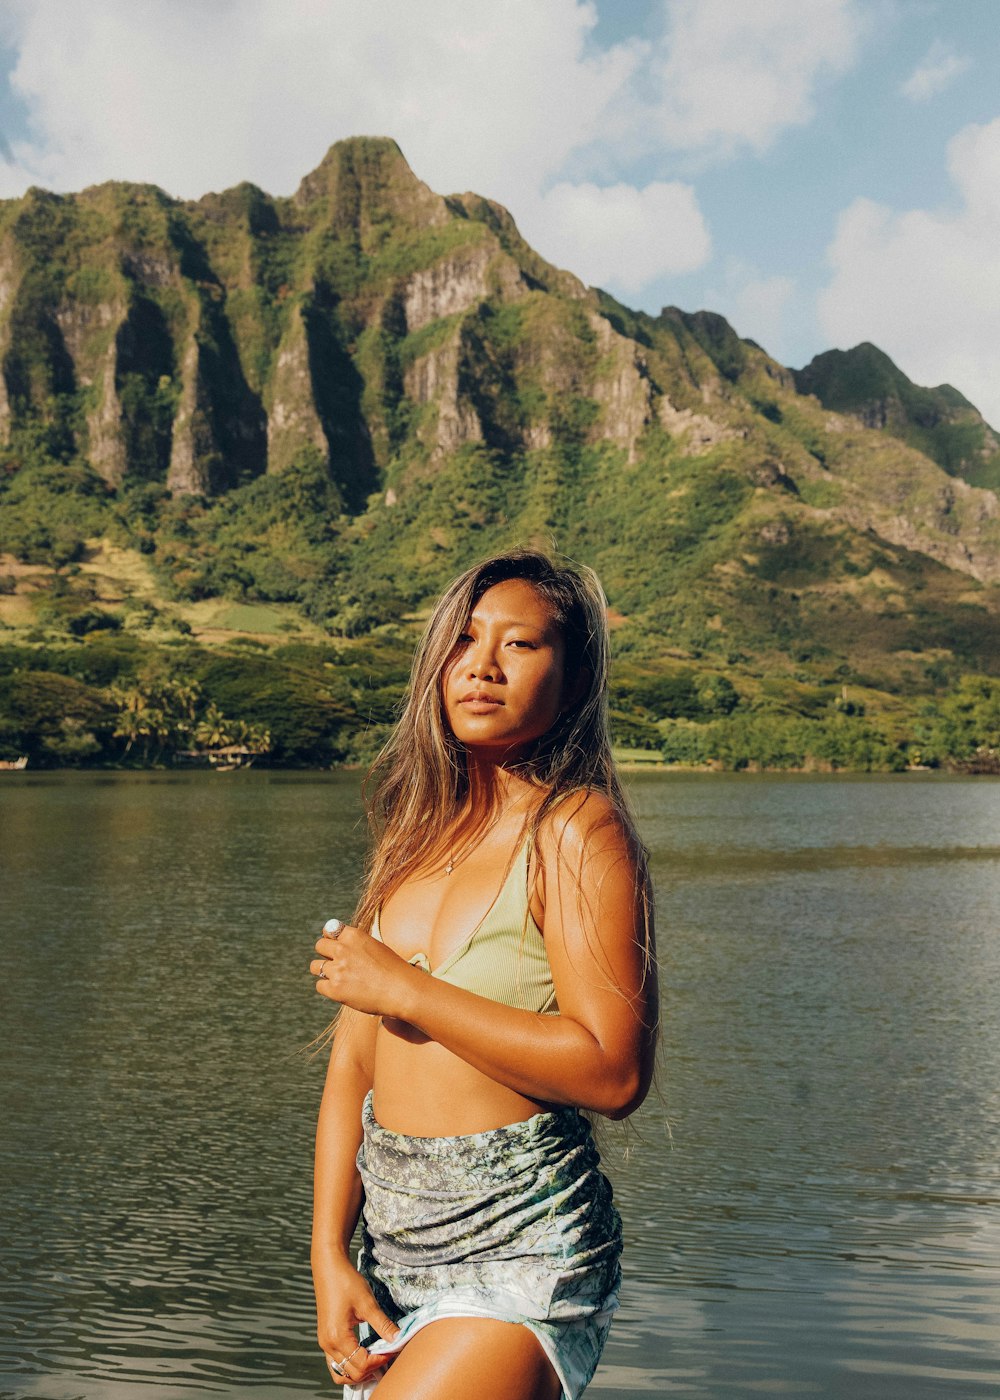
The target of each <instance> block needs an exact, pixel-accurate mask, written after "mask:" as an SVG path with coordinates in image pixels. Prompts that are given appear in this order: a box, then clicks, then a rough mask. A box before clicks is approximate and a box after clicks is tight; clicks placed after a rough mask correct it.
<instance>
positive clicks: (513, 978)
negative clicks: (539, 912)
mask: <svg viewBox="0 0 1000 1400" xmlns="http://www.w3.org/2000/svg"><path fill="white" fill-rule="evenodd" d="M530 848H531V842H530V839H529V840H526V841H525V842H524V845H523V846H522V847H521V849H520V850H519V851H518V853H517V855H516V856H515V857H514V861H513V864H512V866H511V869H510V873H509V874H508V876H507V878H506V880H505V881H504V882H503V886H502V888H501V890H500V893H499V894H498V895H497V897H496V899H495V900H494V901H493V903H492V904H491V905H490V907H489V909H488V910H487V911H486V913H485V914H484V915H483V917H482V919H481V920H480V921H479V923H478V924H477V925H476V927H475V928H474V929H473V930H472V932H471V933H470V934H469V936H468V938H466V940H465V941H464V943H461V944H459V946H458V947H457V948H456V949H455V951H454V952H453V953H452V954H450V956H449V957H447V958H445V959H444V961H443V962H440V963H438V965H437V967H431V965H430V961H429V960H428V957H427V954H426V953H414V955H413V957H412V958H410V964H411V965H412V966H413V967H420V968H423V970H424V971H425V972H429V973H430V975H431V976H432V977H436V978H438V980H439V981H441V982H450V983H451V984H452V986H454V987H464V988H465V990H466V991H467V992H475V993H476V994H477V995H478V996H481V997H489V999H490V1000H491V1001H499V1002H502V1003H503V1005H504V1006H513V1007H517V1008H518V1009H519V1010H521V1011H553V1012H554V1011H557V1010H558V1007H557V1005H556V989H555V986H554V984H553V981H552V969H551V968H550V967H549V958H548V954H547V953H546V951H545V940H544V938H543V937H542V931H541V929H540V928H539V927H538V925H537V924H536V923H535V921H534V919H533V918H532V917H531V912H530V909H529V905H528V855H529V851H530ZM372 937H373V938H377V939H378V940H379V941H380V942H381V941H382V933H381V930H380V928H379V916H378V914H377V913H376V915H375V920H374V923H373V924H372Z"/></svg>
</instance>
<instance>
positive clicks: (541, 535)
mask: <svg viewBox="0 0 1000 1400" xmlns="http://www.w3.org/2000/svg"><path fill="white" fill-rule="evenodd" d="M0 263H2V268H3V271H4V276H5V278H6V279H7V280H6V282H5V286H7V285H8V283H9V288H8V294H7V295H6V297H5V302H4V308H3V310H2V311H0V757H5V756H6V757H8V758H12V757H15V756H18V755H20V754H27V755H28V756H29V757H30V760H31V762H32V764H33V765H40V764H61V763H123V764H132V763H140V764H145V763H171V762H181V761H191V759H190V756H191V755H192V754H204V753H206V752H209V751H216V752H217V751H221V750H223V749H227V748H238V749H243V750H246V751H247V752H248V754H251V755H253V756H254V757H255V761H257V762H260V763H265V762H267V763H280V764H322V765H326V764H330V763H340V762H349V761H361V760H363V759H364V758H365V757H366V756H369V755H370V754H371V753H372V752H373V751H374V750H375V748H377V746H378V744H379V743H380V742H381V740H382V738H383V737H384V735H385V733H386V726H387V725H388V724H390V723H391V721H392V717H393V714H394V713H395V709H396V706H397V705H398V703H399V699H400V697H401V694H402V690H403V686H404V685H405V679H406V672H407V666H408V660H409V656H410V652H411V649H412V645H413V642H414V638H415V636H416V633H417V630H418V628H419V623H420V619H421V617H422V615H424V614H425V613H426V609H427V607H428V605H429V600H430V599H431V598H432V596H433V595H434V594H435V592H436V591H437V590H439V589H440V587H441V586H442V584H443V583H444V582H445V581H446V580H447V579H448V578H449V577H450V576H452V575H453V574H454V573H455V572H456V571H457V570H458V569H460V568H463V567H464V566H466V565H467V564H468V563H470V562H471V561H472V560H474V559H475V558H477V557H481V556H482V555H484V554H486V553H487V552H491V551H495V550H497V549H502V548H504V547H507V546H509V545H512V544H517V543H525V542H528V543H537V544H541V545H543V546H546V547H548V548H552V549H556V550H559V551H562V552H564V553H565V554H567V555H568V556H570V557H571V558H573V559H575V560H577V561H580V562H586V563H588V564H591V565H593V566H594V567H595V568H596V569H597V570H598V572H599V573H600V575H601V578H602V580H603V582H604V585H605V588H606V590H607V592H608V596H609V600H610V604H611V610H612V611H611V617H612V622H613V626H614V645H615V653H616V663H615V683H614V693H613V696H612V709H613V720H614V725H615V733H616V737H617V739H618V742H619V743H620V745H621V746H622V748H623V750H627V751H630V752H632V753H634V754H636V755H638V756H640V757H642V756H652V757H653V758H655V759H657V761H660V760H662V761H665V762H671V763H694V764H699V765H700V764H715V765H720V764H721V765H723V766H726V767H745V766H749V765H753V766H757V767H787V766H794V767H854V768H880V769H882V768H885V769H893V768H897V767H901V766H912V765H913V764H915V763H918V764H942V763H955V764H963V763H964V764H969V763H971V764H976V765H978V766H988V765H989V762H990V761H991V760H990V759H989V751H990V750H991V749H992V748H995V747H996V744H997V734H996V725H995V716H994V709H991V706H992V707H994V708H995V687H996V684H997V680H996V678H997V676H998V675H1000V584H998V582H997V581H996V580H997V578H998V577H1000V565H998V556H1000V514H998V513H997V512H995V511H991V508H990V506H989V500H988V499H986V500H984V498H982V497H979V496H978V495H977V493H974V492H969V491H967V490H965V489H964V488H961V489H959V488H958V487H956V485H955V483H954V482H953V481H951V480H949V477H948V475H947V474H946V473H951V474H957V475H964V476H965V477H966V478H967V479H970V480H971V479H977V480H981V481H982V482H983V484H989V482H988V481H987V480H986V476H984V475H983V473H984V472H985V473H986V475H987V476H988V470H987V469H988V468H990V461H991V460H992V459H991V458H990V456H989V454H990V452H991V451H992V448H991V447H990V443H991V442H993V437H992V434H991V433H990V430H989V429H988V428H987V426H986V425H985V424H983V422H982V420H981V419H980V418H979V416H978V415H977V414H976V413H975V410H974V409H973V408H972V407H971V405H969V404H967V403H966V402H965V400H964V399H962V398H961V395H959V394H957V393H956V391H954V390H950V389H947V388H941V389H935V390H922V389H919V388H918V387H917V386H914V385H912V384H910V383H909V381H908V380H906V379H905V376H902V375H901V374H900V372H899V371H898V370H897V369H896V367H895V366H893V365H892V364H891V362H890V361H888V360H887V359H886V357H885V356H882V355H881V354H880V352H878V351H876V350H875V349H874V347H860V348H859V351H857V352H851V353H850V354H849V355H847V356H839V355H838V354H837V353H833V352H832V353H831V356H830V357H819V359H818V360H817V361H815V362H814V364H813V366H811V367H810V371H809V372H806V371H803V372H801V374H800V375H799V377H798V389H797V387H796V381H795V378H794V376H793V375H792V373H791V372H789V371H788V370H785V369H783V368H782V367H781V366H780V365H777V364H776V363H775V362H774V361H772V360H770V358H769V357H768V356H767V355H766V354H765V353H764V352H763V351H762V350H761V349H760V347H758V346H755V345H754V344H753V343H752V342H749V341H745V340H741V339H740V337H739V336H738V335H736V333H735V332H734V331H733V329H732V327H730V326H729V325H728V324H727V322H726V321H725V320H724V319H723V318H722V317H720V316H716V315H713V314H712V313H709V312H697V313H694V314H688V313H685V312H682V311H679V310H677V309H676V308H667V309H666V310H665V311H664V312H663V313H661V315H659V316H657V317H651V316H648V315H645V314H644V313H641V312H635V311H631V310H629V309H628V308H627V307H624V306H622V305H620V304H619V303H618V302H616V301H615V300H614V299H613V298H611V297H608V296H606V295H604V294H603V293H599V292H595V291H592V290H588V289H585V288H583V287H581V286H580V285H579V284H578V283H577V282H576V281H575V279H573V278H572V277H571V276H570V275H569V274H566V273H562V272H560V271H558V270H557V269H555V268H553V267H550V266H549V265H548V264H546V263H545V262H544V261H543V260H542V259H541V258H540V257H538V255H537V254H535V253H534V252H533V251H532V250H531V249H530V248H529V247H528V246H527V245H526V244H525V243H524V241H523V240H522V239H521V237H520V235H519V234H518V232H517V229H516V227H515V226H514V223H513V220H512V219H511V218H510V216H509V215H508V214H506V212H505V211H504V210H502V209H500V208H499V207H498V206H496V205H492V204H490V203H489V202H488V201H485V200H481V199H479V198H477V197H476V196H461V197H454V198H450V199H447V200H445V199H441V198H439V197H438V196H436V195H434V194H433V193H432V192H431V191H429V190H428V189H427V188H426V187H425V186H423V185H422V184H421V183H420V182H419V181H418V180H417V179H416V178H415V177H414V176H413V174H412V172H411V171H410V170H409V168H408V167H407V165H406V163H405V161H404V160H403V158H402V156H401V155H400V153H399V151H398V150H397V148H396V147H395V146H394V144H393V143H392V142H388V141H383V140H374V139H372V140H367V139H366V140H358V141H349V142H343V143H340V144H339V145H338V146H336V147H334V148H333V149H332V150H331V151H330V153H329V154H328V156H327V157H326V159H325V160H324V161H323V163H322V164H321V165H320V167H319V169H318V170H316V171H314V172H313V173H312V174H311V175H309V176H307V177H306V179H305V180H304V181H303V183H302V186H301V187H300V189H299V191H298V192H297V193H296V195H295V196H294V197H292V198H290V199H274V198H272V197H270V196H269V195H267V194H265V193H264V192H263V191H261V190H258V189H256V188H255V187H254V186H252V185H248V184H244V185H240V186H238V187H237V188H235V189H233V190H228V191H226V192H225V193H223V194H220V195H209V196H206V197H205V198H204V199H202V200H199V201H197V203H183V202H180V201H177V200H173V199H171V198H170V197H169V196H167V195H166V194H164V193H163V192H162V191H159V190H156V189H154V188H152V187H150V186H135V185H133V186H126V185H116V184H109V185H104V186H100V187H98V188H96V189H91V190H87V191H84V192H83V193H81V194H79V195H65V196H55V195H48V194H45V193H44V192H40V191H32V192H30V193H29V194H28V195H26V196H25V197H24V199H22V200H15V201H0ZM810 375H811V377H810ZM798 390H803V391H805V392H799V391H798ZM813 394H815V395H817V396H818V398H819V399H820V400H821V401H822V403H823V404H829V405H830V406H831V407H837V408H842V409H844V410H846V411H849V412H854V413H856V414H861V416H863V417H864V416H866V415H867V417H868V418H870V419H873V421H874V418H877V417H878V415H879V414H881V415H882V417H883V418H884V419H885V422H884V426H883V428H882V430H880V431H877V432H876V431H868V430H867V429H864V428H862V427H860V426H858V427H857V428H856V430H855V429H854V427H853V426H852V425H850V424H849V423H847V422H846V420H842V421H838V423H836V424H834V425H833V426H831V423H830V414H829V412H828V411H827V409H826V408H824V407H822V406H821V403H818V402H817V399H816V398H814V397H811V395H813ZM900 439H902V441H900ZM977 464H978V465H977ZM942 468H943V469H944V470H942ZM990 469H991V468H990ZM976 472H978V473H979V476H978V477H976Z"/></svg>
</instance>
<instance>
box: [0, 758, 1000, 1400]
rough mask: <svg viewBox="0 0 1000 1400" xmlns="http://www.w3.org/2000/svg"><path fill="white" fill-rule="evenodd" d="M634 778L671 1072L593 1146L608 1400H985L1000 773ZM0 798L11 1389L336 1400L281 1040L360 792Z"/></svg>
mask: <svg viewBox="0 0 1000 1400" xmlns="http://www.w3.org/2000/svg"><path fill="white" fill-rule="evenodd" d="M634 793H635V797H636V801H637V804H638V807H639V810H640V814H641V820H642V825H643V830H644V832H645V834H646V836H647V839H648V840H649V843H650V846H651V849H652V856H653V868H654V874H655V878H656V883H657V887H658V894H659V903H660V938H661V948H662V952H663V974H664V988H665V1000H664V1011H665V1030H664V1063H665V1068H664V1071H663V1074H662V1076H661V1089H662V1095H663V1097H662V1100H661V1101H656V1100H651V1101H650V1104H649V1105H648V1106H647V1108H646V1109H645V1110H644V1112H643V1114H642V1116H641V1121H640V1123H639V1125H638V1132H637V1134H636V1135H634V1137H635V1140H634V1141H633V1143H632V1146H631V1150H630V1156H629V1159H628V1160H627V1161H624V1162H623V1161H621V1160H620V1154H619V1155H616V1147H615V1144H616V1137H615V1134H614V1132H613V1131H612V1132H611V1133H610V1134H609V1146H610V1151H609V1161H610V1162H611V1165H612V1170H613V1173H614V1176H615V1179H616V1190H617V1193H618V1197H619V1200H620V1202H621V1204H622V1210H623V1215H624V1217H625V1223H626V1232H627V1245H628V1249H627V1256H626V1258H627V1287H626V1293H625V1305H624V1307H623V1310H622V1315H621V1318H620V1319H619V1323H618V1325H617V1326H616V1328H615V1330H614V1331H613V1333H612V1340H611V1344H610V1346H609V1349H608V1353H607V1360H606V1364H605V1365H604V1366H603V1367H602V1369H601V1371H600V1372H599V1375H598V1378H597V1380H596V1381H595V1387H596V1389H597V1391H600V1392H602V1393H603V1394H604V1395H605V1396H609V1397H618V1396H622V1397H623V1396H625V1395H631V1394H636V1393H652V1394H671V1395H678V1396H691V1397H706V1398H707V1397H712V1400H715V1398H716V1397H724V1396H730V1395H731V1396H747V1395H751V1394H756V1393H762V1394H781V1395H802V1396H806V1395H825V1396H846V1395H849V1396H851V1397H852V1400H855V1397H857V1400H876V1397H877V1398H878V1400H895V1397H899V1400H923V1397H925V1396H926V1397H929V1396H931V1395H934V1396H937V1395H940V1394H941V1393H942V1390H944V1389H947V1391H948V1393H950V1394H951V1393H954V1394H956V1395H961V1396H963V1397H964V1396H975V1395H979V1394H982V1395H986V1394H990V1393H995V1392H996V1389H997V1386H998V1385H1000V1325H998V1322H997V1318H996V1310H995V1298H996V1296H997V1293H996V1290H997V1285H998V1283H1000V1239H998V1228H1000V1227H998V1226H997V1224H996V1223H995V1219H996V1218H995V1210H994V1209H993V1207H995V1205H996V1204H997V1201H998V1200H1000V1185H998V1178H997V1162H998V1160H1000V1030H998V1025H997V1017H996V1007H997V1005H998V993H1000V915H998V910H1000V858H998V857H1000V848H998V846H997V834H998V832H1000V784H996V783H990V782H988V781H987V782H949V781H938V780H918V781H916V782H914V781H912V780H909V779H869V780H863V781H855V780H823V779H809V780H801V779H799V780H795V779H778V780H774V779H770V780H768V779H753V778H740V779H731V778H715V777H708V778H697V779H682V780H664V779H663V778H662V777H658V776H655V775H648V776H647V775H642V776H641V777H640V778H638V779H637V780H636V782H635V785H634ZM0 804H2V806H0V822H2V833H3V840H2V860H3V867H4V869H3V889H4V916H3V917H4V932H3V936H2V939H0V986H2V987H3V989H4V1036H3V1038H2V1042H0V1082H2V1083H3V1085H4V1099H5V1103H4V1122H5V1132H4V1139H3V1143H2V1144H0V1169H2V1180H3V1183H4V1185H3V1190H4V1198H5V1202H4V1205H5V1208H4V1217H5V1220H6V1222H7V1226H6V1232H7V1234H8V1237H9V1238H8V1240H7V1242H6V1246H5V1250H4V1262H5V1266H6V1267H5V1270H4V1278H3V1281H2V1283H0V1393H2V1394H5V1395H8V1394H9V1395H12V1396H36V1397H44V1398H45V1400H75V1398H76V1397H82V1396H85V1397H87V1400H95V1398H96V1400H125V1398H126V1397H127V1400H170V1398H171V1397H177V1400H188V1397H193V1396H195V1395H199V1394H206V1393H215V1394H220V1395H228V1396H238V1395H244V1394H253V1395H254V1396H257V1397H267V1398H268V1400H270V1397H274V1400H279V1397H281V1400H285V1398H288V1400H290V1397H291V1396H292V1395H303V1394H306V1395H308V1394H313V1395H317V1396H318V1395H321V1394H323V1395H328V1394H330V1393H331V1392H330V1390H329V1384H328V1382H326V1381H325V1379H324V1377H323V1375H322V1368H321V1367H319V1366H318V1365H317V1352H316V1349H315V1347H314V1344H313V1342H312V1340H311V1338H312V1326H313V1323H312V1302H311V1294H310V1289H309V1277H308V1240H307V1219H308V1207H309V1197H310V1189H311V1188H310V1152H311V1137H312V1117H313V1112H314V1106H315V1102H316V1099H317V1097H318V1092H319V1080H320V1075H321V1073H322V1065H321V1063H320V1062H319V1061H310V1060H309V1059H308V1057H305V1056H303V1055H301V1054H299V1053H298V1051H299V1048H300V1047H301V1046H302V1045H304V1044H305V1043H306V1042H307V1041H308V1040H309V1039H310V1038H311V1037H312V1036H313V1035H315V1034H316V1032H317V1031H318V1030H319V1029H320V1028H321V1026H322V1021H323V1008H322V1006H320V1005H318V1004H317V1002H316V1000H315V998H314V997H313V996H312V994H311V991H310V986H311V983H310V979H309V978H308V975H307V973H306V971H305V967H306V962H307V959H308V955H309V949H310V947H311V941H312V938H313V936H314V932H315V930H316V928H317V927H318V926H319V924H320V923H321V922H322V920H323V919H324V918H325V917H327V916H328V915H329V914H331V913H341V914H343V913H344V912H345V911H346V910H348V909H349V908H350V906H351V902H352V898H353V894H354V891H355V889H356V884H357V874H358V869H359V862H360V860H361V856H362V850H363V839H362V833H361V831H360V830H359V827H358V812H359V808H358V801H357V782H356V779H355V778H354V777H353V776H352V775H329V776H327V775H322V776H320V775H304V776H302V777H299V776H298V775H279V774H273V775H272V774H264V773H252V774H238V775H233V781H230V780H229V779H226V778H221V777H219V776H218V775H214V774H208V775H185V776H183V777H180V778H178V777H174V776H171V775H123V776H121V777H117V776H115V777H110V778H109V777H107V776H102V777H100V778H94V777H89V776H84V775H76V776H67V777H62V776H46V777H44V778H41V779H38V778H34V779H32V778H31V777H30V776H29V775H24V776H23V777H18V778H17V780H16V782H15V783H13V784H10V785H8V784H4V787H3V788H2V789H0ZM665 1117H668V1118H669V1130H668V1129H667V1127H666V1126H665Z"/></svg>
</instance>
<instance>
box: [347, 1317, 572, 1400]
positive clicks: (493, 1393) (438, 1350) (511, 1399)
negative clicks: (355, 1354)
mask: <svg viewBox="0 0 1000 1400" xmlns="http://www.w3.org/2000/svg"><path fill="white" fill-rule="evenodd" d="M561 1394H562V1386H561V1385H560V1383H559V1378H558V1376H557V1375H556V1373H555V1371H553V1369H552V1363H551V1362H550V1361H549V1358H548V1357H547V1356H546V1355H545V1352H544V1351H543V1350H542V1346H541V1343H540V1342H539V1340H538V1338H537V1337H536V1336H535V1334H534V1333H533V1332H531V1331H529V1330H528V1328H527V1327H522V1326H521V1325H520V1324H519V1323H516V1322H497V1321H494V1320H493V1319H491V1318H480V1317H447V1318H442V1319H441V1320H440V1321H438V1322H431V1323H428V1325H427V1326H426V1327H424V1328H422V1329H421V1330H420V1331H419V1332H418V1333H417V1335H416V1336H415V1337H414V1338H413V1340H412V1341H411V1342H407V1344H406V1346H405V1347H404V1348H403V1350H402V1351H401V1352H400V1353H399V1356H398V1357H397V1358H396V1360H395V1361H394V1362H393V1364H392V1365H391V1366H390V1367H389V1369H388V1371H386V1373H385V1376H384V1377H383V1378H382V1380H380V1381H379V1383H378V1385H377V1386H376V1388H375V1392H374V1396H373V1400H469V1396H470V1395H474V1396H475V1397H476V1400H558V1397H559V1396H560V1395H561Z"/></svg>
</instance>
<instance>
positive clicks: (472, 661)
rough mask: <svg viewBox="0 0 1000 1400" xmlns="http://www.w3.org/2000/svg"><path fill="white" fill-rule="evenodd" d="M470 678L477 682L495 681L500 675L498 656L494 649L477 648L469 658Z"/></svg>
mask: <svg viewBox="0 0 1000 1400" xmlns="http://www.w3.org/2000/svg"><path fill="white" fill-rule="evenodd" d="M468 668H469V676H470V677H472V678H474V679H475V680H480V681H486V680H494V679H495V678H496V676H497V675H498V674H499V671H500V667H499V666H498V665H497V659H496V655H495V653H494V652H493V650H492V648H490V647H485V646H479V647H475V648H474V649H473V651H472V652H471V653H470V655H469V658H468Z"/></svg>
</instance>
